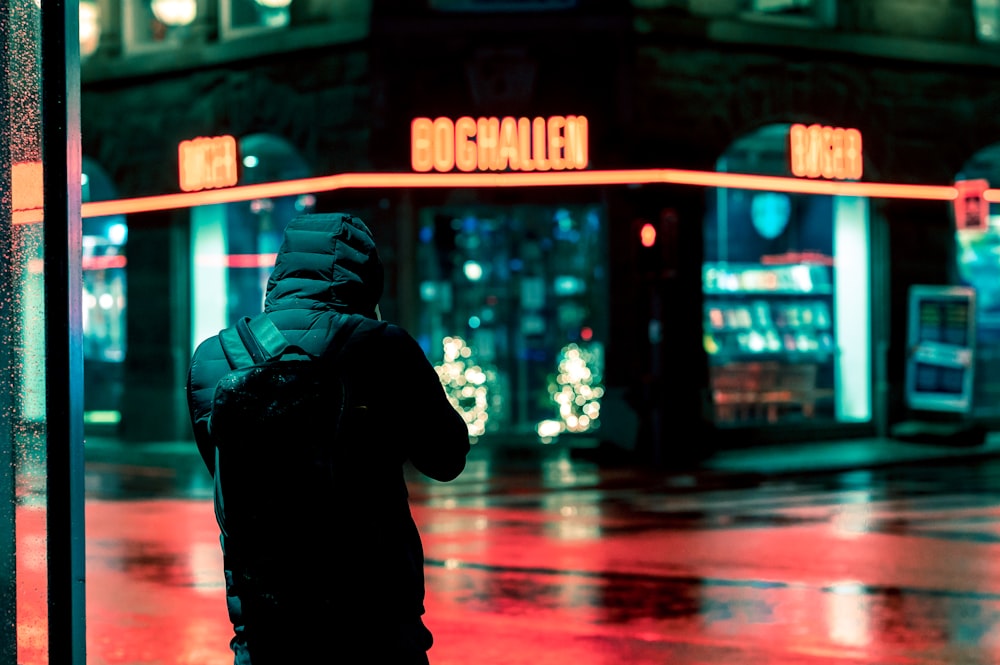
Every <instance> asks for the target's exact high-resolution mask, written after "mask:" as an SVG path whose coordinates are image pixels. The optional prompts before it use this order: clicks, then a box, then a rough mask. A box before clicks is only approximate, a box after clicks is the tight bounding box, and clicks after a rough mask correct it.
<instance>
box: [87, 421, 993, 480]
mask: <svg viewBox="0 0 1000 665" xmlns="http://www.w3.org/2000/svg"><path fill="white" fill-rule="evenodd" d="M578 453H579V454H578ZM567 454H568V455H569V456H570V457H572V458H577V459H579V460H581V461H590V462H593V463H595V464H598V465H608V466H643V465H642V464H639V463H637V462H635V461H631V460H630V459H629V458H628V457H627V455H628V453H627V452H625V451H620V452H618V453H617V454H616V455H613V456H611V457H606V456H603V455H601V454H599V453H597V451H596V449H595V448H592V447H588V446H587V445H583V446H577V445H575V444H573V443H569V442H559V443H555V444H552V445H543V444H540V443H534V444H532V445H528V444H527V443H526V442H524V441H518V442H516V443H511V444H504V443H503V442H494V443H485V442H484V443H480V444H478V445H475V446H473V449H472V453H471V455H470V459H476V458H478V459H489V460H491V461H492V462H493V463H495V464H496V465H497V466H498V467H503V466H507V465H510V466H519V465H522V464H529V465H530V464H537V463H538V462H539V461H540V460H545V459H554V458H559V457H562V458H565V456H566V455H567ZM85 458H86V461H87V462H88V463H89V464H98V465H100V464H107V463H112V464H126V465H136V466H170V467H174V468H175V469H184V470H185V471H186V473H185V474H183V475H185V476H189V477H194V478H198V477H200V476H201V475H205V474H204V473H203V472H204V469H203V465H202V463H201V458H200V457H199V456H198V453H197V449H196V448H195V446H194V443H193V442H186V441H164V442H150V443H127V442H122V441H119V440H118V439H117V438H115V437H113V436H93V435H88V436H87V437H86V443H85ZM990 458H1000V432H996V433H990V434H988V435H987V437H986V441H985V443H983V444H981V445H975V446H972V445H953V444H931V443H915V442H906V441H900V440H897V439H892V438H887V437H872V438H859V439H838V440H830V441H802V442H790V443H780V444H772V445H766V446H763V445H762V446H754V447H749V448H738V449H724V450H718V451H716V452H715V453H714V454H712V455H711V456H710V457H708V458H707V459H704V460H702V461H700V462H699V463H697V464H694V465H692V466H690V467H686V468H676V469H674V468H670V469H665V470H664V474H667V475H669V474H683V475H691V474H701V473H704V474H708V475H712V476H714V477H715V479H716V481H719V480H722V481H724V477H725V476H747V475H757V476H785V475H801V474H815V473H837V472H846V471H853V470H858V469H874V468H885V467H891V466H901V465H914V464H919V465H932V464H936V463H949V464H954V463H965V462H975V461H978V460H986V459H990Z"/></svg>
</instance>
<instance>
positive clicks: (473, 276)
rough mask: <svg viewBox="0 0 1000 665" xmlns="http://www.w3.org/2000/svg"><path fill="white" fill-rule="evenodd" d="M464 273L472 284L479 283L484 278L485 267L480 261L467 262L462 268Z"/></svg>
mask: <svg viewBox="0 0 1000 665" xmlns="http://www.w3.org/2000/svg"><path fill="white" fill-rule="evenodd" d="M462 272H464V273H465V276H466V278H467V279H468V280H469V281H471V282H478V281H479V280H481V279H482V278H483V265H482V264H481V263H479V261H466V262H465V265H463V266H462Z"/></svg>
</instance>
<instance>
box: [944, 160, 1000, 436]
mask: <svg viewBox="0 0 1000 665" xmlns="http://www.w3.org/2000/svg"><path fill="white" fill-rule="evenodd" d="M979 179H983V180H985V181H986V182H987V183H989V185H990V186H995V185H994V183H997V182H1000V144H995V145H992V146H989V147H987V148H984V149H982V150H980V151H979V152H978V153H976V154H975V155H974V156H973V157H972V158H971V159H969V161H968V162H966V164H965V165H964V166H963V168H962V171H961V173H959V174H958V175H957V176H956V180H973V181H974V180H979ZM984 205H985V206H987V208H986V215H985V222H986V223H985V225H983V226H981V227H970V228H962V229H958V230H956V237H955V240H956V251H955V258H956V264H957V265H956V267H957V271H958V283H959V284H962V285H964V286H971V287H972V288H973V289H975V293H976V309H975V312H976V333H975V338H976V347H975V353H974V358H975V367H974V369H973V397H972V403H973V407H972V413H973V415H974V416H976V417H988V418H998V417H1000V205H997V204H995V203H985V202H984Z"/></svg>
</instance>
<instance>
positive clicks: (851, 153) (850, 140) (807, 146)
mask: <svg viewBox="0 0 1000 665" xmlns="http://www.w3.org/2000/svg"><path fill="white" fill-rule="evenodd" d="M788 138H789V155H790V156H791V162H792V174H794V175H796V176H798V177H800V178H803V177H805V178H831V179H834V180H858V179H860V178H861V172H862V168H863V164H862V162H863V160H862V159H861V132H859V131H858V130H856V129H843V128H841V127H826V126H823V125H809V126H808V127H806V126H805V125H802V124H795V125H792V127H791V129H790V130H789V132H788Z"/></svg>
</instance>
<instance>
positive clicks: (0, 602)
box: [0, 0, 18, 663]
mask: <svg viewBox="0 0 1000 665" xmlns="http://www.w3.org/2000/svg"><path fill="white" fill-rule="evenodd" d="M15 19H16V17H15V16H14V12H12V11H11V6H10V0H0V127H5V128H9V127H14V126H15V125H14V124H13V122H12V119H11V112H10V106H11V103H10V102H11V94H10V85H11V82H10V79H9V76H10V75H11V72H13V71H15V69H14V67H13V60H14V58H13V57H12V54H11V50H12V49H11V43H12V42H13V39H12V35H13V34H14V33H15V32H16V30H17V29H18V22H17V21H16V20H15ZM12 139H13V135H12V132H10V131H2V132H0V257H11V256H13V255H14V254H13V252H11V225H12V224H13V220H14V200H13V194H12V192H11V180H12V178H11V172H12V170H13V158H12V155H11V140H12ZM10 271H11V264H10V259H9V258H5V259H0V289H2V292H3V293H11V290H12V289H11V279H10ZM12 309H13V307H12V303H11V299H10V298H0V334H3V333H4V332H5V331H8V330H10V328H9V326H11V325H12V324H13V322H12V318H13V317H12V314H11V312H12ZM10 354H11V350H10V347H9V346H8V345H6V344H0V368H7V367H9V366H10ZM11 414H12V408H11V402H10V395H9V394H8V391H0V662H3V663H16V662H17V549H16V538H15V531H16V530H15V526H16V514H15V508H16V499H15V492H14V488H15V477H14V474H15V466H14V461H15V455H14V438H13V427H12V416H11Z"/></svg>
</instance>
